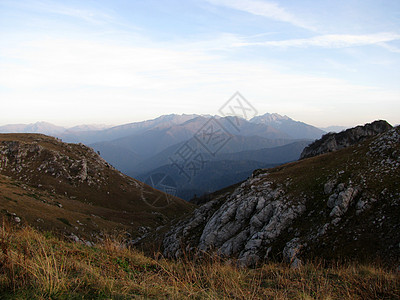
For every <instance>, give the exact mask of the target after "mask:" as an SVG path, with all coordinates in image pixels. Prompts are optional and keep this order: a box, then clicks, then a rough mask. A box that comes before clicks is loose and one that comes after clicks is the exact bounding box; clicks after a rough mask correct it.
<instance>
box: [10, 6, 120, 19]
mask: <svg viewBox="0 0 400 300" xmlns="http://www.w3.org/2000/svg"><path fill="white" fill-rule="evenodd" d="M15 6H16V7H21V8H25V9H29V10H32V11H39V12H42V13H47V14H56V15H61V16H67V17H72V18H75V19H80V20H83V21H86V22H88V23H92V24H102V23H108V22H111V21H113V19H114V18H113V17H112V16H111V15H110V14H107V13H105V12H103V11H100V10H96V9H86V8H83V7H79V8H78V7H73V6H67V5H63V4H57V3H54V2H49V1H33V2H28V3H20V4H18V3H17V4H15Z"/></svg>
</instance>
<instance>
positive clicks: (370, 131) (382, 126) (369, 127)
mask: <svg viewBox="0 0 400 300" xmlns="http://www.w3.org/2000/svg"><path fill="white" fill-rule="evenodd" d="M390 128H392V126H391V125H390V124H389V123H388V122H386V121H382V120H380V121H375V122H372V123H368V124H365V125H364V126H357V127H354V128H350V129H347V130H345V131H342V132H339V133H334V132H331V133H327V134H325V135H324V136H322V138H321V139H319V140H316V141H315V142H314V143H312V144H310V145H309V146H308V147H306V148H304V150H303V152H302V153H301V156H300V159H303V158H308V157H313V156H316V155H320V154H323V153H328V152H333V151H337V150H339V149H343V148H346V147H349V146H351V145H354V144H356V143H359V142H362V141H363V140H365V139H367V138H369V137H371V136H374V135H377V134H380V133H383V132H385V131H387V130H389V129H390Z"/></svg>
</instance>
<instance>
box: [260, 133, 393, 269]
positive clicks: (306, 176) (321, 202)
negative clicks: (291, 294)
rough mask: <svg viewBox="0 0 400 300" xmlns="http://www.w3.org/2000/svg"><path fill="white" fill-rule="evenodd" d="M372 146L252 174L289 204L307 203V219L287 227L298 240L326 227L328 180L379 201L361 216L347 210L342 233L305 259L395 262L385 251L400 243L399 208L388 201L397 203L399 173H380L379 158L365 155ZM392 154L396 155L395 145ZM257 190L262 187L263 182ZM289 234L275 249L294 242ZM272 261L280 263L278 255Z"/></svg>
mask: <svg viewBox="0 0 400 300" xmlns="http://www.w3.org/2000/svg"><path fill="white" fill-rule="evenodd" d="M373 140H374V139H369V140H367V141H365V142H363V143H361V144H358V145H354V146H351V147H348V148H346V149H342V150H339V151H336V152H332V153H327V154H323V155H319V156H316V157H312V158H308V159H304V160H300V161H297V162H293V163H289V164H285V165H282V166H279V167H275V168H272V169H268V170H256V171H255V172H257V173H264V172H266V173H268V174H269V175H268V177H267V178H268V180H272V181H273V182H277V183H280V184H283V185H285V186H286V190H287V193H288V196H289V199H290V201H296V199H300V198H307V199H309V200H308V201H307V203H306V207H307V213H306V214H304V216H303V217H301V218H299V219H297V220H296V222H295V223H294V224H292V226H291V227H292V228H295V229H298V235H299V236H303V235H307V234H309V233H310V232H311V231H312V229H313V228H314V227H315V224H320V226H321V225H323V224H324V223H326V222H329V220H330V217H329V212H330V209H328V208H327V205H326V202H327V199H328V197H329V195H326V194H324V184H325V183H327V182H328V181H329V180H333V179H335V180H336V181H337V183H341V182H342V183H345V184H350V182H351V185H352V186H358V187H360V188H361V190H362V192H361V193H360V194H359V197H360V196H363V197H364V198H375V199H377V201H376V202H375V203H373V204H372V208H371V209H369V210H367V211H366V212H365V213H363V214H361V215H359V216H357V215H356V214H355V208H354V206H353V207H350V209H349V210H348V212H347V213H346V215H345V216H343V219H344V220H345V221H344V223H342V225H341V226H340V227H338V228H335V229H331V231H329V232H328V233H327V234H326V235H325V236H324V239H323V240H322V241H320V242H321V243H318V244H316V245H314V246H312V247H310V249H308V250H307V251H304V252H307V253H308V258H311V259H312V258H313V257H318V256H320V257H324V258H328V259H329V258H332V259H338V258H339V259H356V260H358V261H364V260H365V261H368V259H371V258H372V259H377V258H378V257H377V256H376V254H377V253H378V255H379V256H380V258H382V259H383V260H385V261H393V262H398V261H399V257H398V256H397V255H396V257H389V255H392V256H393V253H394V252H393V249H391V251H389V250H390V249H388V246H389V245H390V247H392V244H393V243H395V244H396V241H397V240H398V238H399V235H398V232H399V230H400V227H399V226H400V224H399V219H398V213H399V206H398V203H397V204H396V203H395V201H393V200H395V199H393V198H392V197H397V199H398V196H399V195H400V186H399V184H398V183H399V182H400V168H398V167H397V168H395V169H387V168H382V165H381V161H382V160H383V158H382V157H378V156H379V155H378V156H377V155H373V156H370V155H367V153H368V151H369V149H370V143H371V141H373ZM395 151H397V152H399V151H400V146H399V143H397V145H396V146H395ZM385 159H386V157H385ZM258 184H262V181H261V182H260V183H258ZM356 201H357V199H356ZM383 219H385V222H383ZM377 220H380V221H381V222H377ZM293 234H294V233H293V232H291V233H290V232H286V234H283V235H282V237H284V239H281V240H278V241H277V242H276V244H275V246H276V249H281V248H282V247H283V246H284V243H285V241H287V240H288V239H289V238H288V237H290V236H291V237H294V235H293ZM356 238H357V240H356V241H355V239H356ZM398 242H400V241H397V244H396V245H398ZM327 245H331V246H332V245H334V246H333V247H331V246H327ZM276 255H277V258H278V259H280V256H279V254H278V253H276Z"/></svg>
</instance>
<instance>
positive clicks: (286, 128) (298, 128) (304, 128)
mask: <svg viewBox="0 0 400 300" xmlns="http://www.w3.org/2000/svg"><path fill="white" fill-rule="evenodd" d="M250 122H252V123H255V124H264V125H269V126H271V127H273V128H275V129H277V130H280V131H283V132H285V133H286V134H288V135H289V136H290V137H292V138H307V139H317V138H320V137H321V136H322V135H323V134H324V133H325V132H324V131H323V130H321V129H319V128H316V127H314V126H312V125H309V124H306V123H304V122H299V121H295V120H293V119H291V118H289V117H288V116H286V115H284V116H282V115H280V114H278V113H265V114H263V115H261V116H255V117H254V118H252V119H251V120H250Z"/></svg>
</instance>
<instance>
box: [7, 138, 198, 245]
mask: <svg viewBox="0 0 400 300" xmlns="http://www.w3.org/2000/svg"><path fill="white" fill-rule="evenodd" d="M0 186H1V188H0V199H1V201H0V209H1V212H2V214H6V215H8V216H14V219H15V220H17V221H18V222H25V221H26V222H27V223H30V224H33V225H35V226H37V227H40V228H43V229H46V230H60V231H62V232H64V233H67V234H70V233H73V234H74V236H77V237H81V236H85V237H86V239H87V238H88V236H91V235H92V233H94V232H96V233H101V232H104V231H111V230H114V229H116V228H120V229H121V230H124V231H128V232H130V233H131V234H132V235H134V236H133V239H134V237H135V236H143V235H144V234H145V233H146V232H149V231H151V230H153V229H155V228H158V227H160V226H164V225H165V224H167V223H168V222H169V221H170V220H173V219H176V218H179V217H180V216H182V214H185V213H186V212H189V211H191V209H192V208H191V207H192V205H190V204H188V203H187V202H186V201H184V200H182V199H179V198H176V197H173V196H170V195H167V194H165V193H163V192H162V191H158V190H155V189H153V188H152V187H150V186H148V185H146V184H144V183H142V182H140V181H138V180H136V179H133V178H131V177H128V176H126V175H124V174H122V173H120V172H119V171H117V170H116V169H114V168H113V167H112V166H111V165H110V164H108V163H107V162H106V161H105V160H104V159H102V158H101V157H100V156H99V155H98V153H96V152H95V151H94V150H93V149H92V148H89V147H87V146H85V145H83V144H67V143H63V142H62V141H60V140H59V139H56V138H53V137H49V136H45V135H41V134H0Z"/></svg>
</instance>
